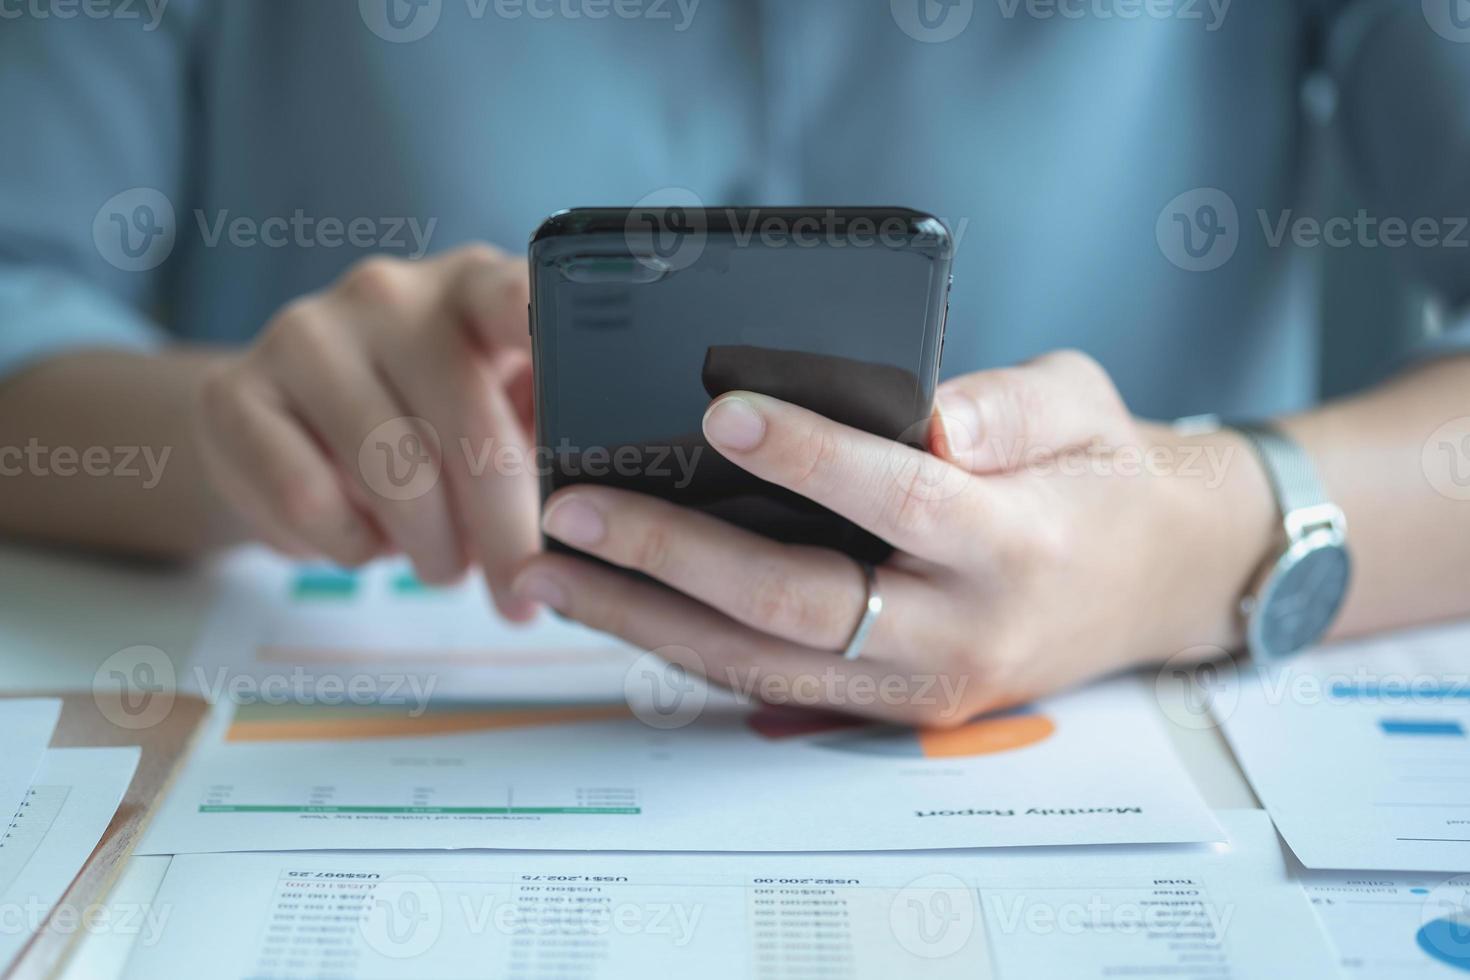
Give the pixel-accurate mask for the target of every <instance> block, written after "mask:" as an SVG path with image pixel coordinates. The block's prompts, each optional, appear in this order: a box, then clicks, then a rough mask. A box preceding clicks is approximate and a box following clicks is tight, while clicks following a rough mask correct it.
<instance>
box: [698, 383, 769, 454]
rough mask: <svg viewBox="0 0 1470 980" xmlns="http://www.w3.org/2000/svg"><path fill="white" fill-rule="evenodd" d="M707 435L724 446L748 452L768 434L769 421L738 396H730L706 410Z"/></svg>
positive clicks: (715, 442) (706, 436)
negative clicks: (767, 422)
mask: <svg viewBox="0 0 1470 980" xmlns="http://www.w3.org/2000/svg"><path fill="white" fill-rule="evenodd" d="M704 436H705V438H706V439H708V440H709V441H710V443H711V444H713V445H715V446H718V447H720V448H721V449H733V450H735V451H736V452H741V453H744V452H749V451H750V450H752V449H754V448H755V447H756V446H759V445H760V444H761V440H762V439H764V438H765V437H766V420H765V419H764V418H762V417H761V413H760V412H758V411H756V409H755V406H754V405H752V404H751V403H750V402H749V401H748V400H746V399H744V398H741V397H739V396H738V395H727V396H725V397H724V398H721V399H720V400H719V401H717V402H715V403H714V404H713V405H711V406H710V407H709V411H707V412H705V413H704Z"/></svg>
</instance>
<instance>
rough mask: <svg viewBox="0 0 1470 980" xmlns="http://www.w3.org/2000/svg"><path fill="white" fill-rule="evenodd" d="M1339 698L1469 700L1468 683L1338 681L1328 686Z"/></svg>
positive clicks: (1469, 689)
mask: <svg viewBox="0 0 1470 980" xmlns="http://www.w3.org/2000/svg"><path fill="white" fill-rule="evenodd" d="M1330 690H1331V692H1332V696H1333V697H1334V698H1339V699H1344V700H1345V699H1348V698H1365V699H1371V700H1374V701H1382V700H1389V701H1393V700H1399V701H1403V700H1408V699H1413V700H1415V701H1470V684H1415V683H1394V682H1389V683H1386V684H1373V683H1365V684H1351V683H1347V682H1344V681H1339V682H1337V683H1335V684H1333V685H1332V687H1331V688H1330Z"/></svg>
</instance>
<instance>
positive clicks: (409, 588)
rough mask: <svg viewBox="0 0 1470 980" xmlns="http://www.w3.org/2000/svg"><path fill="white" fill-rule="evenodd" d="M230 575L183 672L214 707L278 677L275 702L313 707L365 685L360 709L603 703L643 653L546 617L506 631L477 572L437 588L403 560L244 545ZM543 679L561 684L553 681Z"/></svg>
mask: <svg viewBox="0 0 1470 980" xmlns="http://www.w3.org/2000/svg"><path fill="white" fill-rule="evenodd" d="M227 573H228V579H229V582H230V588H228V589H227V590H226V591H225V593H224V594H223V596H222V598H221V601H220V602H219V603H218V604H217V605H216V607H215V608H214V610H213V611H212V613H211V615H210V617H209V619H208V621H207V623H206V627H205V630H206V632H205V635H204V637H203V639H202V641H201V642H200V644H199V646H198V652H197V653H196V655H195V657H194V659H193V661H192V662H191V665H190V667H189V669H188V671H187V673H186V678H187V681H186V683H188V684H189V686H190V687H191V689H193V690H196V691H197V692H199V693H202V694H204V695H205V696H206V697H207V698H208V699H209V700H210V701H218V700H220V699H222V698H231V699H235V700H240V698H238V697H237V696H236V692H237V691H238V690H244V691H246V692H247V693H259V691H260V690H261V687H262V685H264V684H267V683H277V684H279V683H280V682H281V681H282V679H283V678H284V679H290V680H293V681H294V682H296V684H297V686H296V687H295V688H292V689H291V690H290V691H288V692H286V693H287V694H288V695H290V697H279V698H276V699H275V700H277V701H284V700H295V701H305V702H310V703H312V704H313V706H320V704H321V699H320V698H315V697H312V694H313V693H314V692H316V691H319V690H320V689H321V688H323V687H324V686H332V685H335V687H336V688H337V689H339V690H344V689H346V688H347V686H348V685H349V684H351V683H364V682H365V683H367V684H369V685H370V686H371V687H372V689H371V690H364V691H363V694H362V696H361V697H359V698H357V699H356V700H357V701H359V702H360V703H366V702H371V701H374V700H386V701H389V702H392V703H399V704H401V703H403V701H404V700H405V699H406V698H410V697H411V698H413V699H416V700H423V699H424V698H426V697H432V698H435V699H441V698H449V699H452V698H461V699H466V698H481V699H493V700H501V701H503V700H508V699H513V698H516V697H522V696H524V697H526V698H536V697H543V696H545V695H546V692H547V691H548V690H554V691H555V692H556V696H558V697H560V698H561V699H563V700H568V701H573V700H577V701H584V700H597V699H606V698H608V697H609V696H612V695H616V694H617V693H618V692H619V691H621V688H622V682H623V677H624V674H625V673H626V672H627V669H628V666H629V664H630V663H631V662H632V661H633V660H634V659H635V658H636V656H637V653H638V651H635V650H633V649H631V648H630V647H628V646H627V645H626V644H623V643H621V642H619V641H617V640H614V639H611V638H609V637H607V636H605V635H601V634H598V633H595V632H593V631H592V630H589V629H586V628H585V627H582V626H579V625H577V624H575V623H571V622H568V621H565V620H561V619H558V618H556V617H554V616H551V615H550V614H544V615H542V616H540V617H539V618H538V619H537V620H536V621H535V622H534V623H531V624H526V625H514V624H509V623H507V622H505V621H504V620H502V619H501V618H500V617H499V616H498V615H497V614H496V613H495V610H494V608H493V607H492V606H491V604H490V602H489V599H488V594H487V592H486V589H485V585H484V582H483V581H482V580H481V579H480V578H479V577H478V576H476V575H471V576H470V577H469V578H468V579H466V580H465V581H464V582H462V583H460V584H458V585H454V586H449V587H431V586H428V585H425V584H424V583H423V582H421V581H420V580H419V579H418V578H417V577H416V576H415V575H414V574H413V571H412V569H411V567H410V566H409V565H408V564H407V563H406V562H404V561H401V560H395V559H385V560H383V561H378V562H374V563H372V564H369V565H367V566H365V567H363V568H360V569H342V568H336V567H333V566H328V565H311V564H308V565H297V564H292V563H290V562H286V561H283V560H281V559H279V558H276V557H274V556H272V555H270V554H267V553H265V552H264V551H263V550H259V549H245V550H243V551H242V552H240V553H239V554H237V555H234V556H232V558H231V559H230V562H229V564H228V566H227ZM548 677H554V678H555V680H556V682H557V683H556V684H555V685H554V686H551V685H548V683H547V679H548ZM301 688H304V689H305V690H304V693H303V692H301V691H300V689H301ZM247 700H248V699H247ZM426 723H427V722H426ZM447 723H448V724H453V722H447Z"/></svg>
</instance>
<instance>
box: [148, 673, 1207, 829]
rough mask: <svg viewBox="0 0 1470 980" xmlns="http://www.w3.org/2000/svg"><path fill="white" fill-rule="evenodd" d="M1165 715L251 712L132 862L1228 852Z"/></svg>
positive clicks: (1108, 698)
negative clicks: (348, 856)
mask: <svg viewBox="0 0 1470 980" xmlns="http://www.w3.org/2000/svg"><path fill="white" fill-rule="evenodd" d="M548 683H554V679H550V680H549V681H548ZM1156 714H1157V712H1156V711H1155V710H1154V709H1153V706H1152V704H1151V703H1150V702H1149V700H1148V695H1147V694H1146V693H1145V692H1144V690H1143V689H1142V687H1141V686H1140V685H1139V684H1138V683H1137V682H1136V681H1135V680H1133V679H1130V678H1124V679H1120V680H1117V681H1114V682H1110V683H1107V684H1103V685H1099V686H1096V687H1093V688H1089V689H1087V690H1085V691H1079V692H1076V693H1073V694H1068V695H1064V696H1061V697H1056V698H1051V699H1048V700H1045V701H1042V702H1039V703H1037V704H1036V705H1034V706H1032V707H1031V708H1029V709H1026V710H1023V711H1017V712H1011V713H1007V714H1003V715H999V716H995V717H991V718H984V719H980V720H978V721H976V722H974V723H972V724H970V725H967V726H965V727H963V728H960V729H956V730H951V731H946V732H916V731H914V730H912V729H905V728H897V727H891V726H885V725H874V724H866V723H862V722H859V721H856V720H854V719H852V718H847V717H841V718H839V717H835V716H816V717H812V716H810V715H808V714H805V713H795V712H791V711H785V712H774V711H772V710H770V709H768V708H765V707H761V706H758V705H750V704H744V703H738V702H736V701H735V699H733V698H731V697H729V696H726V695H717V694H716V692H714V691H711V692H709V700H708V702H706V703H705V704H704V705H703V709H702V710H701V712H700V713H699V714H698V716H697V717H695V718H694V719H693V720H692V721H690V723H689V724H687V725H684V726H682V727H678V728H674V729H669V730H664V729H660V728H657V727H653V726H652V725H650V724H649V723H648V721H647V719H648V718H649V717H650V715H649V714H648V713H647V712H646V711H645V710H643V709H642V708H640V707H639V703H638V701H637V699H636V698H630V699H629V700H627V701H625V700H621V699H619V700H613V701H609V702H608V703H605V704H547V705H538V704H528V703H525V702H512V703H508V704H486V703H479V702H476V703H468V704H451V705H447V706H439V707H431V708H429V709H428V710H426V711H424V712H423V713H422V714H420V715H417V716H416V717H413V718H409V717H407V716H405V715H403V714H401V713H400V714H397V715H390V716H388V717H384V716H382V714H381V713H379V712H378V711H376V710H367V711H363V710H358V709H356V708H352V709H349V710H343V711H323V710H320V709H313V710H302V709H300V707H299V706H295V705H286V706H281V707H279V708H278V707H276V706H271V705H260V704H256V705H241V706H238V707H237V708H236V709H235V711H234V714H233V715H228V713H226V714H224V715H222V717H221V719H220V721H219V722H218V723H216V725H215V727H214V729H213V731H212V733H211V735H210V736H209V737H208V738H207V740H206V741H207V742H208V744H204V745H201V746H200V747H199V748H198V749H196V751H195V753H194V755H193V757H192V758H191V760H190V762H189V764H188V766H187V768H186V769H185V771H184V772H183V774H182V775H181V776H180V777H179V779H178V780H177V781H176V783H175V786H174V788H173V790H172V792H171V793H170V794H169V796H168V798H167V800H166V801H165V802H164V804H163V805H162V808H161V811H160V812H159V813H158V814H157V816H156V817H155V819H154V820H153V822H152V824H151V825H150V827H149V829H148V831H147V833H146V836H145V838H144V840H143V841H142V843H141V845H140V847H139V853H144V854H175V853H190V852H205V851H244V850H316V849H337V848H360V849H384V848H399V847H417V848H466V847H479V848H486V847H494V848H549V849H568V850H581V849H588V850H715V851H790V850H800V851H828V850H880V849H915V848H945V847H982V846H1024V845H1041V844H1104V843H1106V844H1116V843H1159V842H1166V843H1177V842H1198V841H1211V840H1218V839H1220V830H1219V827H1218V825H1217V824H1216V823H1215V821H1214V819H1213V817H1212V815H1211V813H1210V811H1209V810H1208V808H1207V807H1206V806H1205V804H1204V802H1203V801H1202V799H1201V798H1200V796H1199V794H1198V792H1197V791H1196V789H1195V787H1194V784H1193V782H1192V781H1191V780H1190V778H1189V776H1188V774H1187V772H1186V771H1185V770H1184V768H1183V767H1182V765H1181V764H1180V762H1179V760H1178V759H1177V757H1176V756H1175V755H1174V754H1173V752H1172V750H1171V748H1170V745H1169V741H1168V738H1167V737H1166V734H1165V733H1164V732H1163V731H1162V730H1161V727H1160V724H1159V722H1158V721H1157V719H1156ZM413 732H421V733H422V734H410V733H413Z"/></svg>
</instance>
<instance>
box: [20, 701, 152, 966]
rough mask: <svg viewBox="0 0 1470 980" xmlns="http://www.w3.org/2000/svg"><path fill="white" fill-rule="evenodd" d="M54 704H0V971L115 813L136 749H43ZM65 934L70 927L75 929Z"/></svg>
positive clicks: (51, 909) (43, 918) (43, 919)
mask: <svg viewBox="0 0 1470 980" xmlns="http://www.w3.org/2000/svg"><path fill="white" fill-rule="evenodd" d="M60 711H61V702H60V701H57V700H54V699H35V700H0V731H3V732H5V735H6V751H5V752H4V753H0V803H3V804H4V805H5V807H6V810H5V812H6V813H8V814H11V815H12V816H10V817H8V818H7V820H6V824H5V829H4V832H3V833H0V973H3V972H4V971H5V970H6V969H8V968H9V966H10V964H11V963H12V962H13V961H14V960H15V958H16V957H17V956H18V955H19V954H20V952H21V950H22V949H24V948H25V946H26V944H27V943H28V942H29V941H30V939H31V937H32V936H34V935H35V934H36V932H37V931H39V930H40V928H41V927H42V926H43V925H45V924H46V923H47V921H48V919H50V918H51V917H52V915H53V914H54V913H55V911H56V905H57V902H59V901H60V899H61V897H62V895H63V894H65V892H66V889H67V887H68V886H70V884H71V882H72V879H73V878H75V877H76V875H77V872H78V871H80V870H81V867H82V865H83V863H85V861H86V860H87V857H88V855H90V854H91V853H92V850H93V848H95V847H96V846H97V842H98V841H99V840H101V839H102V834H103V832H104V831H105V830H106V829H107V825H108V824H109V823H110V822H111V821H112V818H113V815H114V814H115V813H116V812H117V807H118V804H119V803H121V802H122V798H123V794H124V793H125V792H126V791H127V787H128V783H129V782H131V781H132V778H133V772H134V770H135V769H136V768H137V765H138V750H137V749H136V748H131V749H128V748H107V749H48V748H46V746H47V743H48V742H49V741H50V740H51V733H52V730H53V729H54V728H55V726H56V721H57V718H58V716H59V714H60ZM71 928H77V926H76V925H75V924H73V925H72V926H71Z"/></svg>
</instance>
